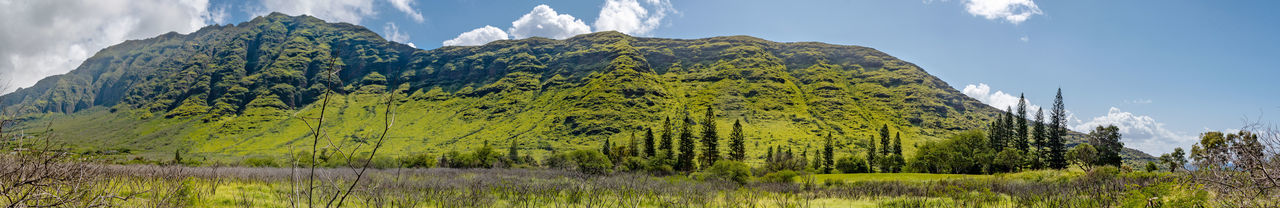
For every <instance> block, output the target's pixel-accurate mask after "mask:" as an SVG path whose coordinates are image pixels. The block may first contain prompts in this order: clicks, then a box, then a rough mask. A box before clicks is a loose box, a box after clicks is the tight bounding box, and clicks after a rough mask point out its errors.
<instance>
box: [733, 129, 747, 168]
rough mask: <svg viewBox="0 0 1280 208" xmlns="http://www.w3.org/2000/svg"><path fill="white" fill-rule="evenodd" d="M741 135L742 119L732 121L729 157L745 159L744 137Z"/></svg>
mask: <svg viewBox="0 0 1280 208" xmlns="http://www.w3.org/2000/svg"><path fill="white" fill-rule="evenodd" d="M744 137H745V136H744V135H742V120H736V121H733V132H730V133H729V159H731V160H734V161H739V162H741V161H743V160H745V159H747V147H746V141H744V140H746V138H744Z"/></svg>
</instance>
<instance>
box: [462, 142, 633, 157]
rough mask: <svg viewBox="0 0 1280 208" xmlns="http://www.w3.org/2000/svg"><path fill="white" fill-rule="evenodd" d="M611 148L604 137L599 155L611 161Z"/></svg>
mask: <svg viewBox="0 0 1280 208" xmlns="http://www.w3.org/2000/svg"><path fill="white" fill-rule="evenodd" d="M485 145H488V143H485ZM612 148H613V147H612V145H610V144H609V138H608V137H605V138H604V146H602V147H600V153H604V156H607V157H609V159H613V149H612Z"/></svg>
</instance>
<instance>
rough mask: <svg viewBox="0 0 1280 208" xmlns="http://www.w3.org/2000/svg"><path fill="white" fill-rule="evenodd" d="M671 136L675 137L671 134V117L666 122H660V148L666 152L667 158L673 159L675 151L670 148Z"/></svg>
mask: <svg viewBox="0 0 1280 208" xmlns="http://www.w3.org/2000/svg"><path fill="white" fill-rule="evenodd" d="M672 136H675V135H672V134H671V117H667V120H666V121H664V122H662V146H661V147H660V148H661V149H662V150H663V151H665V152H666V154H667V158H672V157H675V152H676V149H675V148H674V147H672V143H673V142H672V141H671V140H672Z"/></svg>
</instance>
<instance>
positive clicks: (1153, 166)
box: [1146, 161, 1160, 172]
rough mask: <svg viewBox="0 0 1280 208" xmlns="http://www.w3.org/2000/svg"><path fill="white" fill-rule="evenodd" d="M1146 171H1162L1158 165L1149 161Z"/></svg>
mask: <svg viewBox="0 0 1280 208" xmlns="http://www.w3.org/2000/svg"><path fill="white" fill-rule="evenodd" d="M1146 170H1147V172H1156V171H1157V170H1160V168H1159V167H1156V163H1155V162H1151V161H1147V168H1146Z"/></svg>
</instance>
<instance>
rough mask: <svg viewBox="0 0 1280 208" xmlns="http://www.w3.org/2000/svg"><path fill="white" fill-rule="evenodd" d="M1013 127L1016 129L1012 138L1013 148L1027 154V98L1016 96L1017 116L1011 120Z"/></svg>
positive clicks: (1021, 95) (1020, 95)
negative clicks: (1016, 131)
mask: <svg viewBox="0 0 1280 208" xmlns="http://www.w3.org/2000/svg"><path fill="white" fill-rule="evenodd" d="M1013 119H1014V121H1015V122H1014V124H1013V125H1014V126H1016V127H1017V129H1018V133H1017V134H1016V135H1014V136H1013V144H1014V147H1015V148H1017V149H1018V150H1021V151H1022V152H1024V153H1025V152H1027V148H1028V146H1029V144H1027V136H1028V135H1027V134H1028V132H1027V97H1026V95H1023V94H1018V114H1017V115H1016V116H1015V117H1014V118H1013Z"/></svg>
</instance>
